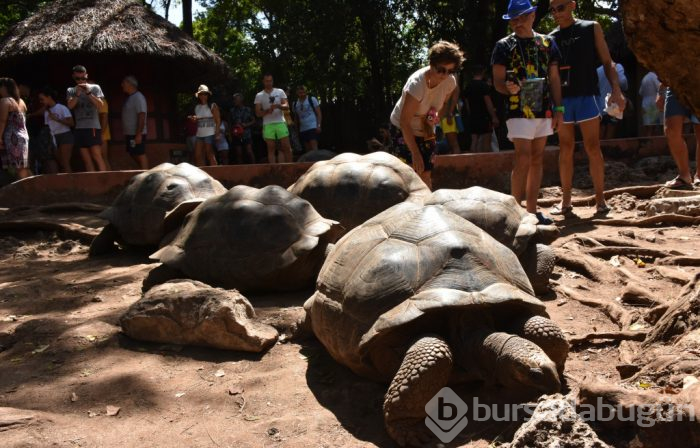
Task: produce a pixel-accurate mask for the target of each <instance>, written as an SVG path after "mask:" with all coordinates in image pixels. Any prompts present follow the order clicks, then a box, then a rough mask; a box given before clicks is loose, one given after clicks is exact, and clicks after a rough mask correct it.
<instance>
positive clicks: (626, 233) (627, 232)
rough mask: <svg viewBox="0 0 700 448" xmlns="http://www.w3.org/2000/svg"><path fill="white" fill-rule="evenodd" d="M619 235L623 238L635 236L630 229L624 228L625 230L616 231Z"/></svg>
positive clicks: (633, 237)
mask: <svg viewBox="0 0 700 448" xmlns="http://www.w3.org/2000/svg"><path fill="white" fill-rule="evenodd" d="M617 233H618V234H619V235H620V236H624V237H625V238H632V239H635V238H636V237H637V236H636V235H635V234H634V232H633V231H632V230H629V229H625V230H620V231H619V232H617Z"/></svg>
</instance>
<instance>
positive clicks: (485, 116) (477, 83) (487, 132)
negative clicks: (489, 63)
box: [464, 64, 500, 152]
mask: <svg viewBox="0 0 700 448" xmlns="http://www.w3.org/2000/svg"><path fill="white" fill-rule="evenodd" d="M472 70H473V71H474V73H473V75H472V81H471V82H470V83H469V85H468V86H467V90H466V92H465V95H464V96H465V99H466V101H465V104H466V105H467V109H468V110H469V129H470V131H471V137H472V138H471V147H470V151H471V152H489V151H491V138H492V136H493V130H494V129H495V128H497V127H498V126H499V124H500V122H499V120H498V115H497V113H496V108H495V106H494V105H493V101H492V100H491V86H489V85H488V83H487V82H486V79H485V78H486V67H484V66H483V65H478V64H477V65H474V67H473V68H472Z"/></svg>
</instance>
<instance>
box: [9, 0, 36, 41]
mask: <svg viewBox="0 0 700 448" xmlns="http://www.w3.org/2000/svg"><path fill="white" fill-rule="evenodd" d="M44 3H48V2H47V0H3V1H2V2H0V36H2V35H4V34H5V33H6V32H7V30H9V29H10V28H11V27H12V26H13V25H14V24H16V23H17V22H20V21H22V20H24V19H26V18H27V17H29V16H30V15H31V14H32V13H33V12H34V11H36V10H37V9H38V8H39V7H40V6H41V5H43V4H44Z"/></svg>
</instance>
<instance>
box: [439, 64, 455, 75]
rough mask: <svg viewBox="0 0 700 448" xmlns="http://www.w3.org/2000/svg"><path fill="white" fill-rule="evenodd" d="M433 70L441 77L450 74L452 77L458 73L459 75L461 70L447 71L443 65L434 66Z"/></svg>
mask: <svg viewBox="0 0 700 448" xmlns="http://www.w3.org/2000/svg"><path fill="white" fill-rule="evenodd" d="M433 69H434V70H435V71H436V72H437V73H438V74H439V75H445V74H448V73H449V74H450V75H454V74H456V73H459V70H457V69H454V70H448V69H446V68H445V67H443V66H442V65H435V66H433Z"/></svg>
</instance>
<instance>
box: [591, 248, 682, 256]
mask: <svg viewBox="0 0 700 448" xmlns="http://www.w3.org/2000/svg"><path fill="white" fill-rule="evenodd" d="M674 252H676V251H669V252H666V251H663V250H658V249H649V248H646V247H632V246H626V247H619V246H615V247H607V246H606V247H592V248H589V249H586V253H587V254H589V255H593V256H594V257H599V258H606V259H607V258H609V257H612V256H613V255H636V256H638V257H651V258H668V257H670V256H671V255H682V254H679V253H678V252H676V253H675V254H674Z"/></svg>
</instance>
